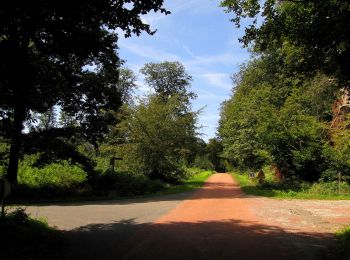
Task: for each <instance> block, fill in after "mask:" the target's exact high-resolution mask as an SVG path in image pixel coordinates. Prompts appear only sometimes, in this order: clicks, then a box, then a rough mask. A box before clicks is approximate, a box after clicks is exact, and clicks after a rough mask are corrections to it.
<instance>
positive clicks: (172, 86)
mask: <svg viewBox="0 0 350 260" xmlns="http://www.w3.org/2000/svg"><path fill="white" fill-rule="evenodd" d="M141 73H142V74H143V75H145V80H146V83H147V84H148V86H150V87H151V88H153V89H154V91H155V92H156V93H158V94H160V95H162V96H163V97H164V98H169V97H171V96H173V95H177V96H178V97H180V98H183V99H184V101H186V102H187V103H189V101H190V99H192V98H195V94H194V93H193V92H189V91H188V89H187V88H188V87H189V86H190V85H191V81H192V76H191V75H189V74H187V73H186V69H185V67H184V66H183V65H182V64H181V63H180V62H169V61H165V62H161V63H148V64H146V65H145V66H144V67H143V68H142V69H141Z"/></svg>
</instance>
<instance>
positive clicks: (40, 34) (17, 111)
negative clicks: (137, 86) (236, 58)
mask: <svg viewBox="0 0 350 260" xmlns="http://www.w3.org/2000/svg"><path fill="white" fill-rule="evenodd" d="M162 4H163V0H155V1H148V2H145V1H136V0H132V1H130V0H120V1H108V0H104V1H102V0H101V1H94V0H84V1H83V0H78V1H73V2H72V1H69V2H68V1H36V2H28V1H12V2H8V3H6V4H3V5H2V6H1V7H0V56H1V60H0V92H1V96H0V120H1V124H0V125H2V126H3V127H4V128H5V129H9V128H10V129H11V131H5V133H8V134H10V135H9V136H7V138H8V139H10V140H11V141H10V143H11V148H10V156H9V166H8V170H7V178H8V179H9V180H10V181H11V182H16V180H17V169H18V160H19V156H20V150H21V146H22V137H23V134H22V129H23V122H24V121H25V120H29V119H30V115H31V113H30V111H32V112H37V113H44V112H46V111H47V110H48V109H49V108H51V107H52V106H53V105H55V104H58V105H59V106H60V107H61V109H62V110H63V111H64V112H66V113H68V114H74V115H76V117H77V119H78V120H79V122H80V125H79V126H80V128H81V132H82V133H83V134H82V135H83V136H84V137H85V138H87V140H89V141H90V142H92V143H93V144H94V145H96V144H97V142H98V140H99V139H101V138H102V137H103V135H104V133H105V132H106V131H108V125H109V124H111V123H112V122H113V121H114V120H113V116H112V115H111V114H110V113H109V112H108V111H110V110H116V109H118V107H119V106H120V105H121V96H120V93H119V92H118V89H117V86H116V85H117V82H118V69H117V68H118V66H119V65H120V61H119V59H118V56H117V53H116V49H117V44H116V42H117V34H116V33H115V31H116V29H118V28H120V29H121V30H122V31H123V32H124V33H125V35H126V36H130V35H131V34H132V33H134V34H137V35H139V34H140V33H141V32H142V31H145V32H147V33H149V34H153V33H154V32H155V31H152V30H151V29H150V26H149V25H147V24H144V23H143V22H142V19H141V15H143V14H146V13H148V12H150V11H155V12H157V11H160V12H161V13H165V14H168V13H169V12H168V11H166V10H165V9H164V8H162ZM88 65H93V66H94V67H96V69H95V70H94V71H91V70H87V69H86V67H87V66H88Z"/></svg>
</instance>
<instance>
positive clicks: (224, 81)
mask: <svg viewBox="0 0 350 260" xmlns="http://www.w3.org/2000/svg"><path fill="white" fill-rule="evenodd" d="M198 76H199V77H202V78H204V79H206V80H207V81H209V83H210V84H211V85H213V86H217V87H220V88H223V89H225V90H231V88H232V85H231V84H230V83H229V82H230V75H229V74H226V73H206V74H199V75H198Z"/></svg>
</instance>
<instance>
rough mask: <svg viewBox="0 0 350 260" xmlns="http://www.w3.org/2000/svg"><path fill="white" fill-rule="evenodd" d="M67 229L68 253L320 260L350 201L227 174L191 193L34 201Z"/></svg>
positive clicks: (38, 211)
mask: <svg viewBox="0 0 350 260" xmlns="http://www.w3.org/2000/svg"><path fill="white" fill-rule="evenodd" d="M28 211H29V212H31V213H32V215H34V216H35V215H38V216H47V217H48V220H49V223H51V224H53V225H56V226H57V227H58V228H61V229H63V230H66V233H67V235H68V237H69V238H70V247H69V250H68V252H67V258H68V259H322V257H323V255H324V254H325V252H326V248H327V246H329V245H330V244H331V243H332V241H333V238H332V233H333V232H334V230H335V229H338V228H340V227H342V226H344V225H346V224H349V223H350V201H302V200H275V199H268V198H257V197H249V196H246V195H244V194H243V193H242V192H241V190H240V189H239V187H238V186H237V184H236V183H235V182H234V181H233V179H232V178H231V176H230V175H228V174H215V175H213V176H211V177H210V178H209V179H208V181H207V182H206V184H205V186H204V187H203V188H202V189H200V190H198V191H197V192H195V193H193V194H180V195H172V196H164V197H158V198H153V199H143V200H125V201H115V202H104V203H91V204H88V203H85V204H74V205H59V206H41V207H29V208H28Z"/></svg>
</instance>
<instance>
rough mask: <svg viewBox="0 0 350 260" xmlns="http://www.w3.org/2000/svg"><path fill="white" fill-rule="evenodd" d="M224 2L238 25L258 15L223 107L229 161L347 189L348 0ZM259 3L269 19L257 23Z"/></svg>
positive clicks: (288, 179) (281, 178)
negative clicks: (246, 54)
mask: <svg viewBox="0 0 350 260" xmlns="http://www.w3.org/2000/svg"><path fill="white" fill-rule="evenodd" d="M240 2H245V4H241V3H240ZM222 5H223V6H224V7H226V10H227V12H233V13H234V14H235V19H233V22H234V23H235V24H236V26H240V24H241V23H242V20H243V19H245V18H250V19H251V20H252V24H251V25H249V26H247V27H246V29H245V32H246V33H245V35H244V36H243V37H242V38H241V39H240V41H241V43H242V44H243V45H244V46H245V47H248V48H249V49H250V51H251V55H252V58H251V59H250V60H249V61H248V62H246V63H245V64H243V65H242V66H241V68H240V71H239V72H238V73H236V74H234V75H233V82H234V88H233V89H232V94H231V97H230V98H229V99H228V100H227V101H225V102H224V103H223V104H222V109H221V119H220V124H219V129H218V133H219V137H220V140H221V141H222V145H223V154H222V156H223V158H225V159H226V163H227V164H228V165H229V166H231V167H236V168H239V169H241V170H246V171H258V170H260V169H264V171H265V173H270V174H272V175H273V176H274V178H275V179H277V180H278V182H279V183H281V184H288V183H289V184H290V185H289V186H293V185H297V186H300V185H299V184H300V183H302V182H305V183H309V184H312V183H321V184H322V183H323V184H324V185H323V186H324V189H328V190H329V189H330V190H332V189H333V190H334V191H337V189H338V186H339V185H341V186H342V188H343V192H345V193H348V192H349V186H348V185H347V183H348V182H349V177H350V168H349V167H350V156H349V155H350V143H349V137H350V128H349V124H350V117H349V112H350V100H349V92H348V87H349V83H350V81H349V75H350V74H349V71H350V70H349V64H350V63H349V62H350V49H349V46H350V45H349V40H350V39H349V27H348V26H347V24H348V22H349V3H348V2H347V1H277V2H276V1H265V3H264V5H263V6H260V5H259V1H229V0H228V1H223V2H222ZM260 8H262V14H261V15H262V16H263V17H264V21H263V22H262V24H261V25H258V24H259V21H258V19H259V15H258V14H259V11H260ZM241 19H242V20H241ZM332 183H333V184H334V185H333V186H332ZM270 184H271V183H270ZM287 186H288V185H287ZM321 191H322V189H321ZM329 192H331V191H329Z"/></svg>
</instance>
